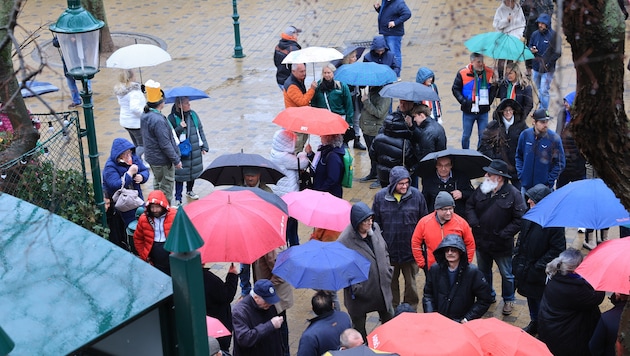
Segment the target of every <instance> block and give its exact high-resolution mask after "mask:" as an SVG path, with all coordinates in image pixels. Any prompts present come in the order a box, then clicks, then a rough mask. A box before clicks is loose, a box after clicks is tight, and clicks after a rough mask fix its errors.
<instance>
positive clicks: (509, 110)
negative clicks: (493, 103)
mask: <svg viewBox="0 0 630 356" xmlns="http://www.w3.org/2000/svg"><path fill="white" fill-rule="evenodd" d="M503 112H514V110H513V109H504V110H503Z"/></svg>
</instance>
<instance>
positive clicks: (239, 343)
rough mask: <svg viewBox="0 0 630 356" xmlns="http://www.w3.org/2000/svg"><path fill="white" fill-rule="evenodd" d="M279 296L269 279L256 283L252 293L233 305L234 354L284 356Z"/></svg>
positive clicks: (236, 355) (239, 355)
mask: <svg viewBox="0 0 630 356" xmlns="http://www.w3.org/2000/svg"><path fill="white" fill-rule="evenodd" d="M279 301H280V298H279V297H278V296H277V295H276V290H275V288H274V287H273V284H272V283H271V281H270V280H268V279H260V280H258V281H256V283H254V289H252V291H251V292H250V294H249V295H248V296H247V297H245V298H243V300H241V301H240V302H238V303H236V305H234V307H233V308H232V323H233V325H234V332H233V336H234V356H283V355H284V350H283V348H282V335H281V334H280V326H281V325H282V322H283V321H284V318H283V317H281V316H278V313H277V312H276V307H275V306H274V304H276V303H278V302H279Z"/></svg>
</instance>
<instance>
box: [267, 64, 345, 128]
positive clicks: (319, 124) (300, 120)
mask: <svg viewBox="0 0 630 356" xmlns="http://www.w3.org/2000/svg"><path fill="white" fill-rule="evenodd" d="M291 53H293V52H291ZM273 123H274V124H276V125H279V126H282V127H284V128H285V129H287V130H289V131H294V132H301V133H306V134H312V135H319V136H321V135H333V134H342V133H344V132H346V130H347V129H348V127H350V126H349V125H348V123H347V122H346V120H344V119H343V117H341V115H338V114H335V113H334V112H330V111H328V110H326V109H320V108H314V107H310V106H300V107H294V108H286V109H284V110H282V111H281V112H280V113H279V114H278V116H276V118H275V119H273Z"/></svg>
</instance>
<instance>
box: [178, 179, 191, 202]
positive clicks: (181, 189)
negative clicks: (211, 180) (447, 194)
mask: <svg viewBox="0 0 630 356" xmlns="http://www.w3.org/2000/svg"><path fill="white" fill-rule="evenodd" d="M194 186H195V181H194V180H191V181H188V182H186V193H188V192H192V190H193V187H194ZM183 192H184V182H178V181H175V200H182V193H183Z"/></svg>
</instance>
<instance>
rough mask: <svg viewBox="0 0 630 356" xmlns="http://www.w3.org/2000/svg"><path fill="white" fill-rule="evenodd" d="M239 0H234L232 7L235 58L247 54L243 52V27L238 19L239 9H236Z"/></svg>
mask: <svg viewBox="0 0 630 356" xmlns="http://www.w3.org/2000/svg"><path fill="white" fill-rule="evenodd" d="M236 2H237V0H232V9H233V10H234V13H233V14H232V19H233V20H234V55H233V56H232V57H234V58H243V57H245V55H244V54H243V47H242V46H241V29H240V26H241V24H240V22H239V21H238V19H239V17H240V16H239V15H238V10H237V9H236Z"/></svg>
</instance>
